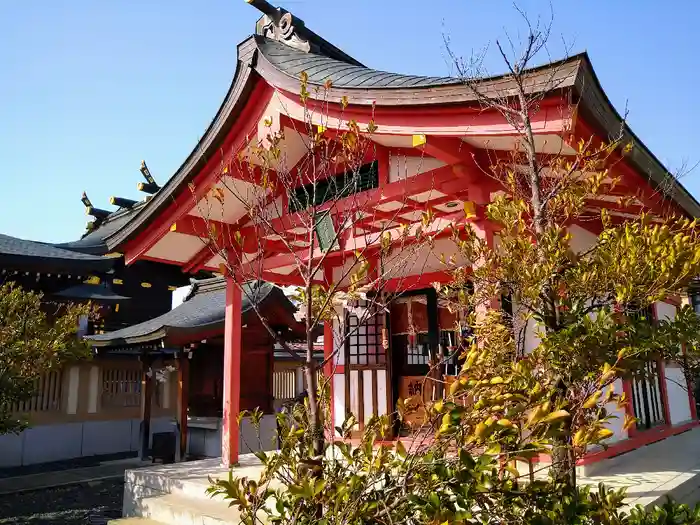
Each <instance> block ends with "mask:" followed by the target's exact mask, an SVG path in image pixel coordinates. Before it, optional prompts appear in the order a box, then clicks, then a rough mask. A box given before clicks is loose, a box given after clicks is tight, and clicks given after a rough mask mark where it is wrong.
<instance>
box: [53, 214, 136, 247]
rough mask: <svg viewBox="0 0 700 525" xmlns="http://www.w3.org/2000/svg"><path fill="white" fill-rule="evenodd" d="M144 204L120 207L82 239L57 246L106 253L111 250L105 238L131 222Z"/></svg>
mask: <svg viewBox="0 0 700 525" xmlns="http://www.w3.org/2000/svg"><path fill="white" fill-rule="evenodd" d="M144 204H145V203H139V204H137V205H136V206H134V207H133V208H130V209H120V210H118V211H116V212H114V213H112V214H110V215H109V216H108V217H107V218H106V219H105V220H104V221H103V222H102V224H100V225H99V226H98V227H97V228H96V229H95V230H93V231H91V232H90V233H88V234H87V235H84V236H83V237H82V238H81V239H78V240H77V241H72V242H65V243H61V244H56V246H57V247H59V248H64V249H66V250H74V251H78V252H82V253H90V254H94V255H104V254H106V253H107V252H108V251H109V249H108V247H107V243H105V239H106V238H107V237H109V236H110V235H111V234H112V233H114V232H116V231H117V230H119V229H120V228H121V227H122V226H124V225H125V224H126V223H127V222H129V220H131V218H132V217H134V215H136V214H137V213H138V211H139V210H140V209H141V208H142V207H143V205H144Z"/></svg>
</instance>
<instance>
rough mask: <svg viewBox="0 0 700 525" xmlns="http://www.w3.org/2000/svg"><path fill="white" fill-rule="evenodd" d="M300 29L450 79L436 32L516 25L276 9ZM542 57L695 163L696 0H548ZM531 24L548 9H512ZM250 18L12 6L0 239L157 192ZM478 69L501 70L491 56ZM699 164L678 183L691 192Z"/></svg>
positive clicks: (217, 8)
mask: <svg viewBox="0 0 700 525" xmlns="http://www.w3.org/2000/svg"><path fill="white" fill-rule="evenodd" d="M279 4H280V5H283V6H284V7H286V8H287V9H289V10H290V11H292V12H293V13H294V14H295V15H297V16H298V17H300V18H302V19H303V20H304V21H305V22H306V24H307V26H308V27H310V28H312V29H313V30H314V31H316V32H317V33H319V34H320V35H322V36H324V37H325V38H326V39H327V40H330V41H331V42H333V43H334V44H335V45H336V46H338V47H340V48H341V49H343V50H344V51H346V52H348V53H349V54H351V55H353V56H355V57H356V58H357V59H359V60H360V61H361V62H363V63H365V64H367V65H368V66H371V67H374V68H377V69H383V70H388V71H395V72H400V73H414V74H426V75H444V74H448V73H449V67H448V64H447V62H446V60H445V51H444V48H443V41H442V35H443V34H444V33H447V34H449V35H450V38H451V40H452V47H453V48H454V49H455V50H456V51H457V52H459V53H461V54H465V55H469V54H470V53H471V51H472V50H478V49H481V48H483V47H484V46H485V45H488V44H491V48H490V49H491V50H492V51H493V49H494V48H493V42H494V41H495V39H496V38H499V37H502V36H503V34H504V31H505V30H508V31H509V32H511V33H512V34H517V31H518V29H522V24H521V20H520V19H519V15H518V14H517V13H516V12H515V11H514V9H513V7H512V2H510V1H507V0H488V1H486V0H431V1H429V2H427V1H417V0H404V1H397V0H354V1H352V2H350V1H342V2H341V1H337V0H288V1H286V2H282V1H281V2H279ZM552 4H553V10H554V15H555V21H554V27H553V37H552V41H551V46H550V47H551V53H552V55H554V56H561V55H562V54H563V52H564V46H563V44H562V43H561V41H562V37H563V38H564V39H565V40H566V42H567V43H568V44H569V45H571V46H572V51H573V52H578V51H582V50H587V51H588V52H589V54H590V56H591V58H592V61H593V66H594V68H595V70H596V72H597V74H598V76H599V77H600V80H601V82H602V84H603V88H604V89H605V90H606V92H607V93H608V95H609V97H610V98H611V100H612V102H613V104H615V105H616V106H617V107H618V109H620V110H622V109H623V108H624V106H625V104H627V105H628V107H629V110H630V115H629V121H630V125H631V126H632V128H633V130H634V131H635V132H636V133H637V135H638V136H639V137H640V138H641V139H642V140H643V141H644V142H645V143H646V145H647V146H649V147H650V148H651V150H652V151H653V152H654V153H655V154H656V155H657V156H658V157H659V158H660V159H661V160H662V161H663V162H664V163H665V164H666V165H667V167H669V168H670V169H672V170H673V169H678V168H680V167H681V166H682V165H683V163H685V162H689V163H690V164H694V163H695V162H697V161H698V160H700V148H699V147H698V146H699V145H700V139H699V138H698V137H699V135H698V133H697V124H698V122H700V109H699V108H698V103H697V95H696V93H695V89H696V88H695V86H697V85H698V80H700V78H698V77H699V76H700V73H699V71H700V67H698V66H699V65H700V58H699V55H698V52H697V41H696V38H695V36H694V33H695V32H696V30H697V26H696V21H697V20H698V19H699V18H700V2H695V1H685V2H684V1H677V2H673V8H669V7H668V6H669V5H670V4H664V3H660V2H657V1H652V0H636V1H631V0H627V1H622V0H619V1H615V2H610V1H593V0H588V1H586V2H570V1H569V0H553V1H552ZM518 5H519V6H521V8H523V9H524V10H525V11H527V12H528V14H530V15H531V16H532V17H533V18H536V16H537V15H538V14H543V15H545V17H548V16H549V15H548V13H549V2H545V1H535V0H531V1H520V2H518ZM257 17H258V12H257V11H256V10H255V9H253V8H252V7H250V6H249V5H247V4H246V3H245V2H244V1H243V0H206V1H193V0H100V1H95V0H70V1H69V0H62V1H60V0H59V1H53V2H49V1H47V0H23V1H22V2H4V3H3V5H2V8H0V182H2V186H1V188H2V191H1V192H0V205H1V206H2V212H0V233H5V234H9V235H14V236H18V237H24V238H32V239H37V240H43V241H68V240H72V239H74V238H77V237H78V236H79V235H80V234H81V232H82V231H83V229H84V224H85V222H86V219H87V217H86V216H85V214H84V210H83V206H82V204H81V203H80V195H81V193H82V191H83V190H86V191H87V192H88V195H89V196H90V198H91V199H92V201H93V203H94V204H95V205H96V206H98V207H105V208H108V209H111V207H110V206H109V204H108V199H109V197H110V196H111V195H117V196H121V197H131V198H140V196H141V195H139V192H138V191H137V190H136V184H137V182H140V181H141V180H142V179H141V175H140V174H139V171H138V168H139V164H140V161H141V159H146V161H147V163H148V165H149V168H150V169H151V172H152V173H153V175H154V176H155V177H156V179H157V180H158V181H159V182H161V183H164V182H165V181H166V180H167V178H169V177H170V175H171V174H172V173H173V172H174V170H175V169H177V167H178V166H179V165H180V164H181V163H182V161H183V160H184V159H185V157H186V156H187V155H188V153H189V152H190V151H191V149H192V148H193V147H194V145H195V144H196V142H197V139H198V137H199V135H200V134H201V133H202V132H203V131H204V129H205V128H206V126H207V125H208V123H209V121H210V120H211V119H212V118H213V116H214V114H215V112H216V110H217V108H218V106H219V104H220V102H221V100H222V98H223V97H224V95H225V94H226V91H227V89H228V86H229V83H230V81H231V77H232V74H233V71H234V68H235V60H236V44H237V43H238V42H240V41H241V40H243V39H244V38H245V37H247V36H248V35H249V34H250V33H252V32H253V30H254V25H255V21H256V19H257ZM487 65H488V67H489V69H490V70H491V72H493V73H498V72H501V70H502V68H501V65H500V63H499V62H498V60H497V57H496V56H495V55H494V53H490V54H489V55H488V59H487ZM699 177H700V169H698V170H696V171H694V172H692V173H691V174H690V175H688V176H687V177H686V178H685V179H684V180H683V183H684V184H685V185H686V186H687V187H688V188H689V189H690V190H691V191H692V192H693V194H695V195H696V196H700V182H699V181H700V178H699Z"/></svg>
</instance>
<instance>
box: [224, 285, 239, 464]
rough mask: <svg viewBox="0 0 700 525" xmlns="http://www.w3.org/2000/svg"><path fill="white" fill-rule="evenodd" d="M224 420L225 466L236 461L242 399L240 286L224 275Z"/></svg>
mask: <svg viewBox="0 0 700 525" xmlns="http://www.w3.org/2000/svg"><path fill="white" fill-rule="evenodd" d="M224 330H225V331H224V420H223V427H222V431H221V461H222V462H223V465H224V467H232V466H234V465H235V464H236V463H237V462H238V437H239V428H238V413H239V412H240V402H241V331H242V326H241V289H240V288H239V287H238V285H237V284H236V282H235V280H234V278H233V277H231V276H227V277H226V324H225V329H224Z"/></svg>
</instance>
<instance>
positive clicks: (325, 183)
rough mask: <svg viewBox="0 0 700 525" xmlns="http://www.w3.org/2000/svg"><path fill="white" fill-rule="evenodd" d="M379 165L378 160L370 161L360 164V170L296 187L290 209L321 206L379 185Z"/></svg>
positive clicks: (291, 210)
mask: <svg viewBox="0 0 700 525" xmlns="http://www.w3.org/2000/svg"><path fill="white" fill-rule="evenodd" d="M378 166H379V163H378V162H377V161H374V162H370V163H368V164H364V165H362V166H360V168H359V169H358V170H355V171H348V172H346V173H341V174H339V175H336V176H334V177H328V178H327V179H324V180H321V181H318V182H316V183H311V184H307V185H305V186H300V187H299V188H296V189H295V190H294V191H293V192H291V194H290V196H289V211H290V212H295V211H299V210H303V209H306V208H308V207H309V205H310V204H311V203H313V204H314V205H316V206H321V205H322V204H324V203H326V202H328V201H331V200H333V199H342V198H344V197H348V196H350V195H353V194H355V193H360V192H363V191H367V190H371V189H373V188H377V187H379V169H378Z"/></svg>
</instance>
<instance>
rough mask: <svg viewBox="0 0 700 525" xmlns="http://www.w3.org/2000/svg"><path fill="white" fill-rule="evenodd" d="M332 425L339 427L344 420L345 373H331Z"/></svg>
mask: <svg viewBox="0 0 700 525" xmlns="http://www.w3.org/2000/svg"><path fill="white" fill-rule="evenodd" d="M333 418H334V422H333V426H334V427H339V426H341V425H342V424H343V421H345V375H344V374H334V375H333Z"/></svg>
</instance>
